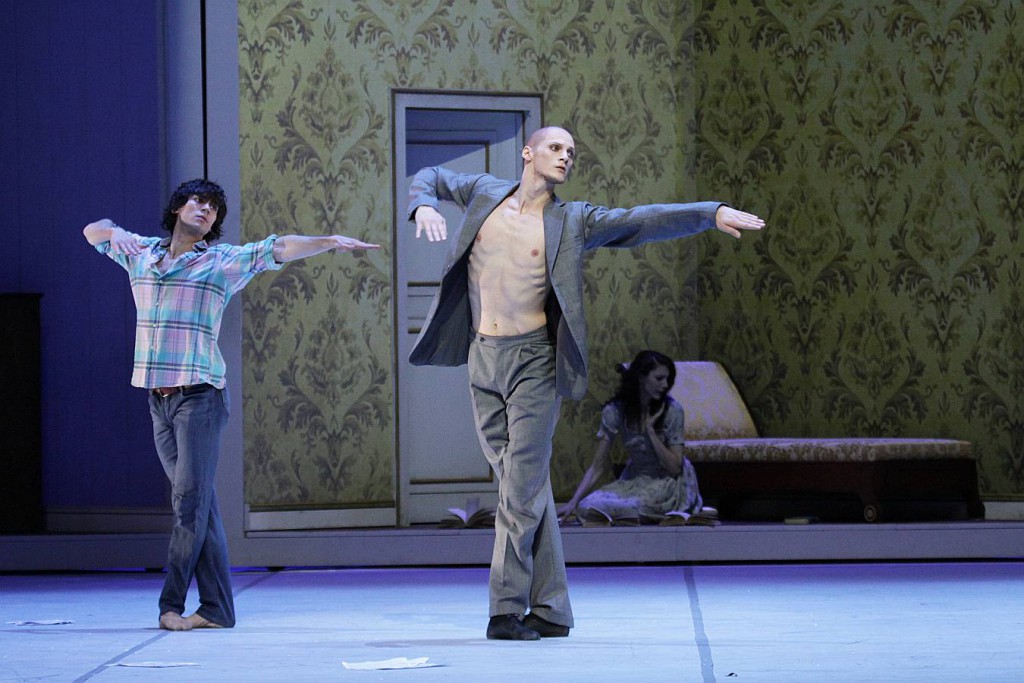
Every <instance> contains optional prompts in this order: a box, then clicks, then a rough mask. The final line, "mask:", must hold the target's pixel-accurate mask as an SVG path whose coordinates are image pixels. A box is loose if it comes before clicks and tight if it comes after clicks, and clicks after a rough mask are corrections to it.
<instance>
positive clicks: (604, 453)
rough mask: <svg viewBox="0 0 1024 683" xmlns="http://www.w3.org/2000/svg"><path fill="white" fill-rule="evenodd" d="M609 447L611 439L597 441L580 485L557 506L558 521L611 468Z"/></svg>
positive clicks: (569, 511)
mask: <svg viewBox="0 0 1024 683" xmlns="http://www.w3.org/2000/svg"><path fill="white" fill-rule="evenodd" d="M611 449H612V442H611V439H607V438H604V439H601V440H600V441H599V442H598V443H597V451H596V452H595V453H594V462H592V463H591V464H590V467H589V468H587V471H586V473H585V474H584V475H583V479H582V481H580V485H579V486H577V487H576V493H574V494H572V498H570V499H569V500H568V502H566V503H564V504H563V505H561V506H560V507H559V508H558V521H560V522H564V521H565V519H566V518H567V517H568V516H569V515H571V514H572V513H573V512H574V511H575V510H576V506H577V505H579V504H580V501H581V500H583V497H584V496H586V495H587V494H588V493H590V492H591V491H593V490H594V489H595V488H596V487H597V485H598V484H600V483H601V480H602V479H603V478H604V476H605V474H607V472H608V470H610V469H611V464H612V461H611Z"/></svg>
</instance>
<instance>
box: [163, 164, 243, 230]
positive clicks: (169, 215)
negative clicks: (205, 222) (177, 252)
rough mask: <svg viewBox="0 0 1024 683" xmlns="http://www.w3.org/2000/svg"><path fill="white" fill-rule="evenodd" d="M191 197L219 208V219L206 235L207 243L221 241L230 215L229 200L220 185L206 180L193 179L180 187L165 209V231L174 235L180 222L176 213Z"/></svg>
mask: <svg viewBox="0 0 1024 683" xmlns="http://www.w3.org/2000/svg"><path fill="white" fill-rule="evenodd" d="M189 197H199V199H200V201H209V202H211V203H212V204H213V205H214V206H216V207H217V218H216V219H215V220H214V221H213V225H212V226H210V232H208V233H207V234H206V241H207V242H213V241H215V240H218V239H220V235H221V229H222V226H223V225H224V218H226V217H227V215H228V204H227V199H226V198H225V196H224V190H223V189H222V188H221V186H220V185H218V184H217V183H215V182H213V181H211V180H206V179H205V178H193V179H192V180H186V181H185V182H183V183H182V184H181V185H178V189H176V190H175V191H174V194H172V195H171V199H170V201H168V202H167V208H165V209H164V217H163V221H162V225H163V227H164V230H166V231H167V232H169V233H171V234H173V233H174V226H175V224H176V223H177V221H178V214H176V213H175V211H177V210H178V209H180V208H181V207H183V206H185V203H186V202H188V200H189Z"/></svg>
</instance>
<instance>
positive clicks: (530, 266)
mask: <svg viewBox="0 0 1024 683" xmlns="http://www.w3.org/2000/svg"><path fill="white" fill-rule="evenodd" d="M471 259H472V260H473V261H475V262H476V265H477V266H478V267H484V268H496V269H501V270H505V269H507V268H508V267H512V268H514V269H516V270H520V271H525V272H523V273H522V274H524V275H528V274H533V273H543V272H544V271H545V254H544V221H543V219H542V218H541V217H540V216H532V215H520V214H518V213H516V212H514V211H510V210H508V209H506V207H505V206H504V205H502V206H499V207H498V208H497V209H496V210H495V211H494V212H493V213H491V215H490V216H489V217H488V218H487V220H486V221H484V224H483V226H481V228H480V232H478V233H477V235H476V239H475V241H474V243H473V251H472V254H471Z"/></svg>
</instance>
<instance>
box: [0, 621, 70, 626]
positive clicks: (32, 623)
mask: <svg viewBox="0 0 1024 683" xmlns="http://www.w3.org/2000/svg"><path fill="white" fill-rule="evenodd" d="M7 623H8V624H11V625H13V626H60V625H61V624H73V623H75V622H73V621H71V620H70V619H29V620H28V621H8V622H7Z"/></svg>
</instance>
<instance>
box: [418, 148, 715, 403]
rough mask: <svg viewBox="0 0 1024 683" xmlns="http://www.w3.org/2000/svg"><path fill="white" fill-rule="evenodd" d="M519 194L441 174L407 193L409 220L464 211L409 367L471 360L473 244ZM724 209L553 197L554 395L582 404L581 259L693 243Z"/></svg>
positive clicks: (503, 184) (547, 224) (550, 315)
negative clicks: (683, 240)
mask: <svg viewBox="0 0 1024 683" xmlns="http://www.w3.org/2000/svg"><path fill="white" fill-rule="evenodd" d="M517 187H519V183H518V182H513V181H509V180H501V179H499V178H495V177H494V176H491V175H487V174H479V175H475V174H460V173H454V172H452V171H449V170H448V169H446V168H443V167H441V166H436V167H432V168H424V169H422V170H420V171H419V172H418V173H417V174H416V176H415V178H414V179H413V182H412V186H411V187H410V189H409V217H410V220H411V219H412V218H413V217H414V216H415V214H416V209H417V208H419V207H420V206H424V205H426V206H431V207H433V208H435V209H436V208H438V205H439V203H440V202H441V201H451V202H454V203H456V204H458V205H459V206H461V207H463V208H464V209H465V212H466V213H465V216H464V217H463V220H462V224H461V225H460V226H459V227H458V228H457V229H456V230H455V231H454V232H451V231H450V234H449V239H450V240H451V248H450V249H449V251H448V256H447V258H446V260H445V264H444V269H443V271H442V273H441V287H440V289H439V290H438V292H437V295H436V296H435V297H434V300H433V302H432V303H431V305H430V310H429V312H428V313H427V318H426V320H425V322H424V324H423V329H422V330H421V331H420V335H419V337H418V338H417V339H416V344H415V345H414V346H413V349H412V352H411V353H410V354H409V361H410V362H411V363H412V364H413V365H462V364H463V363H465V362H466V361H467V359H468V357H469V343H470V337H471V336H472V330H471V329H470V328H471V327H472V318H471V315H470V309H469V282H468V278H469V275H468V265H467V264H468V259H469V251H470V248H471V247H472V245H473V240H474V239H475V238H476V235H477V233H478V232H479V231H480V228H481V226H483V224H484V221H485V220H486V219H487V217H488V216H489V215H490V214H491V212H492V211H494V209H496V208H497V207H498V205H499V204H501V202H502V201H503V200H504V199H505V198H506V197H508V196H509V195H510V194H512V193H513V192H515V190H516V188H517ZM721 205H722V204H721V202H698V203H693V204H651V205H648V206H637V207H634V208H632V209H608V208H605V207H603V206H594V205H592V204H588V203H587V202H563V201H561V200H560V199H558V198H557V197H555V199H554V201H552V202H551V203H549V204H548V205H547V206H546V207H544V244H545V250H546V252H547V265H548V277H549V278H550V280H551V293H550V294H549V295H548V306H547V319H548V327H549V328H551V329H552V330H557V332H556V333H555V334H556V336H555V339H556V382H557V387H558V393H559V394H560V395H562V396H567V397H569V398H572V399H580V398H582V397H583V395H584V394H585V393H586V390H587V321H586V318H585V317H584V315H583V268H582V266H583V252H584V251H585V250H587V249H595V248H597V247H635V246H638V245H641V244H645V243H647V242H655V241H659V240H668V239H674V238H676V237H686V236H689V235H695V234H697V233H699V232H703V231H704V230H708V229H710V228H713V227H715V213H716V212H717V211H718V207H719V206H721Z"/></svg>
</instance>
